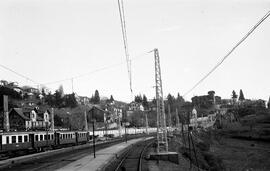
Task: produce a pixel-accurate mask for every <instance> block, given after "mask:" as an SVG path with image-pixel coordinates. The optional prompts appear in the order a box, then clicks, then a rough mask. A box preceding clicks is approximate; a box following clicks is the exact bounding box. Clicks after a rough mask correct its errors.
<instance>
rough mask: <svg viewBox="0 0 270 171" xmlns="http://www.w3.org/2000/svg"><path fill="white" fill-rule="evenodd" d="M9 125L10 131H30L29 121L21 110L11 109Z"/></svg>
mask: <svg viewBox="0 0 270 171" xmlns="http://www.w3.org/2000/svg"><path fill="white" fill-rule="evenodd" d="M9 125H10V130H11V131H25V130H28V129H30V127H31V126H30V125H31V121H30V118H29V117H27V116H25V115H24V113H23V109H22V108H13V109H11V110H10V111H9Z"/></svg>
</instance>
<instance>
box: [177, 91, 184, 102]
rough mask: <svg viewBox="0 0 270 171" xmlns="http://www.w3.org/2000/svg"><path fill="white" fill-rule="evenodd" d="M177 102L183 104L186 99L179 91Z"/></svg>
mask: <svg viewBox="0 0 270 171" xmlns="http://www.w3.org/2000/svg"><path fill="white" fill-rule="evenodd" d="M176 102H177V104H182V103H184V102H185V99H184V98H183V96H180V94H179V93H177V98H176Z"/></svg>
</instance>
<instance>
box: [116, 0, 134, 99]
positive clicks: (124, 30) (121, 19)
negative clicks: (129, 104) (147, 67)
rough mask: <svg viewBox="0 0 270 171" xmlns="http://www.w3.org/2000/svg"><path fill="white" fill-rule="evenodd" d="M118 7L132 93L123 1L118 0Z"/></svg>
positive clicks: (130, 85)
mask: <svg viewBox="0 0 270 171" xmlns="http://www.w3.org/2000/svg"><path fill="white" fill-rule="evenodd" d="M118 9H119V15H120V22H121V30H122V36H123V42H124V49H125V56H126V63H127V70H128V78H129V87H130V91H131V94H132V74H131V60H130V59H129V52H128V41H127V31H126V20H125V10H124V2H123V0H118Z"/></svg>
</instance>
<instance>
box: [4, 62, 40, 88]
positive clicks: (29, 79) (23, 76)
mask: <svg viewBox="0 0 270 171" xmlns="http://www.w3.org/2000/svg"><path fill="white" fill-rule="evenodd" d="M0 67H2V68H4V69H6V70H8V71H10V72H12V73H14V74H16V75H18V76H20V77H22V78H24V79H26V80H28V81H31V82H33V83H35V84H38V85H39V83H38V82H36V81H34V80H33V79H31V78H29V77H27V76H25V75H23V74H20V73H18V72H16V71H14V70H13V69H10V68H8V67H6V66H4V65H2V64H0Z"/></svg>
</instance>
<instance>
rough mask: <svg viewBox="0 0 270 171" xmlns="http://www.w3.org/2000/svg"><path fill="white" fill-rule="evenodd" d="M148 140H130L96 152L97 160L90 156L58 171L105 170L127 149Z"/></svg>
mask: <svg viewBox="0 0 270 171" xmlns="http://www.w3.org/2000/svg"><path fill="white" fill-rule="evenodd" d="M145 139H146V138H138V139H133V140H129V141H128V142H127V143H126V142H123V143H120V144H117V145H113V146H110V147H107V148H104V149H101V150H99V151H97V152H96V158H94V155H93V154H89V155H87V156H85V157H83V158H81V159H79V160H76V161H73V162H71V163H69V164H68V165H66V166H64V167H62V168H60V169H58V171H69V170H70V171H74V170H76V171H84V170H87V171H92V170H93V171H95V170H103V169H104V168H105V167H106V166H108V165H109V164H110V163H111V162H112V161H113V160H114V159H116V158H117V157H118V156H119V155H121V153H122V152H123V151H125V149H127V148H128V147H131V146H132V145H133V144H136V143H138V142H140V141H144V140H145Z"/></svg>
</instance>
